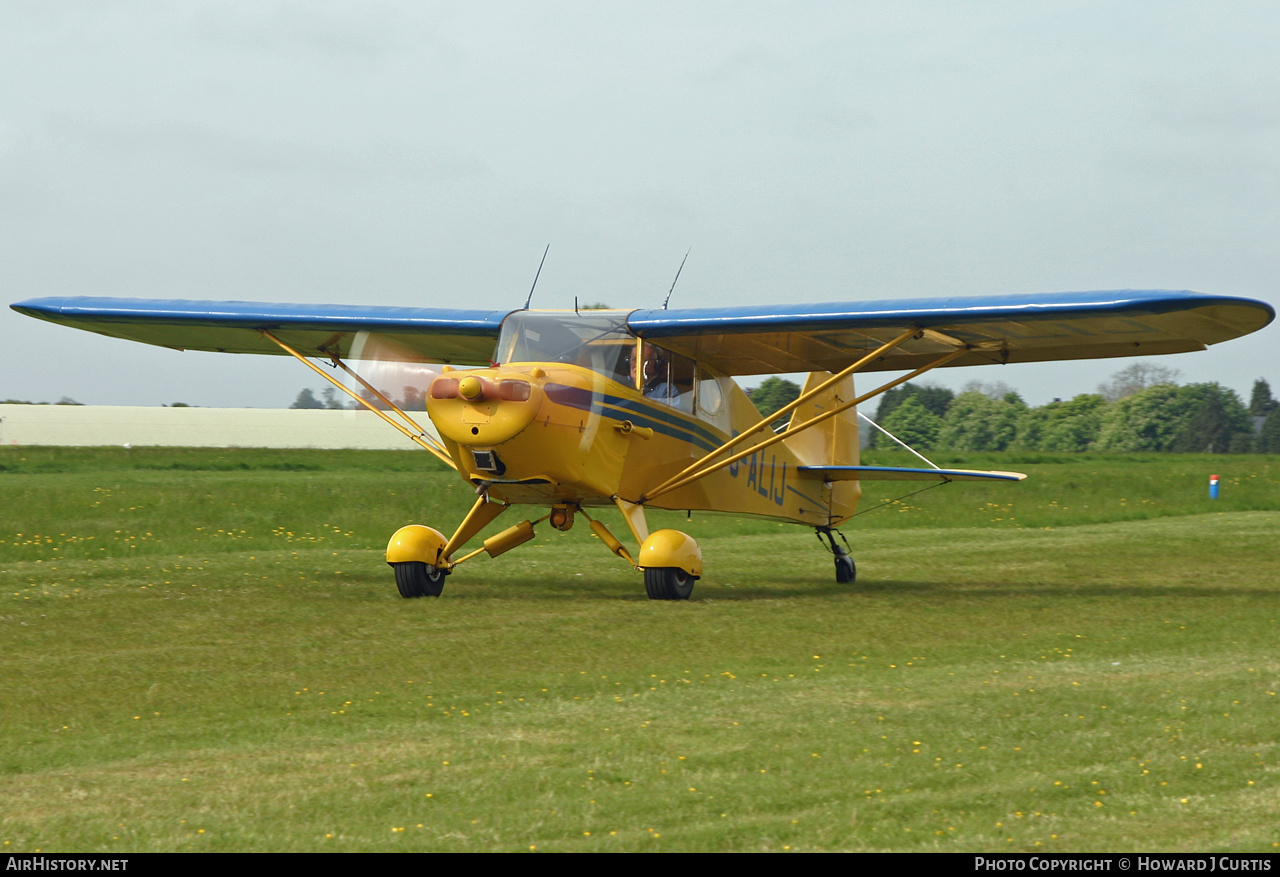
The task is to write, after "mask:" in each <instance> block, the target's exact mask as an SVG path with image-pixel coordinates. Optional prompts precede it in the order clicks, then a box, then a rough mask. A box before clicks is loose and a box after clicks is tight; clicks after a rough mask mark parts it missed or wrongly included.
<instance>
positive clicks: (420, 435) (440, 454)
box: [260, 329, 458, 471]
mask: <svg viewBox="0 0 1280 877" xmlns="http://www.w3.org/2000/svg"><path fill="white" fill-rule="evenodd" d="M260 331H261V332H262V337H264V338H267V339H269V340H270V341H273V342H275V343H276V344H277V345H279V347H280V348H281V349H282V350H284V352H285V353H288V354H289V355H290V356H292V357H293V358H294V359H296V360H298V362H300V363H302V364H303V365H305V366H306V367H307V368H309V369H311V370H312V371H314V372H315V373H316V374H318V375H319V376H320V377H322V378H324V379H325V380H326V381H328V382H329V383H331V384H333V385H334V386H335V387H337V388H338V389H339V390H341V391H342V392H344V393H346V394H347V395H348V396H350V397H351V398H352V399H355V400H356V401H357V402H359V403H360V404H361V405H363V406H364V407H365V408H368V409H369V410H370V411H372V412H373V413H374V414H376V415H378V416H379V417H381V418H382V419H383V420H385V421H386V422H387V423H389V424H391V425H392V426H394V427H395V428H396V429H398V430H400V432H402V433H404V435H405V436H406V437H407V438H408V439H409V440H410V441H412V442H414V443H415V444H417V445H418V446H419V447H421V448H423V449H424V450H427V451H430V452H431V453H432V454H434V455H435V456H436V457H437V458H439V460H440V461H441V462H442V463H444V464H446V465H447V466H449V468H451V469H453V470H455V471H456V470H457V468H458V465H457V464H456V463H454V462H453V460H452V459H451V458H450V457H449V455H448V454H446V453H445V452H444V450H443V449H441V448H437V447H436V446H435V443H434V442H432V441H431V440H430V437H429V436H428V435H427V433H426V430H424V429H423V428H422V427H421V426H419V425H418V424H417V423H416V422H415V421H414V419H413V418H412V417H410V416H409V415H408V414H405V413H404V412H403V411H401V410H400V409H399V408H398V407H397V406H396V404H395V403H394V402H392V401H391V400H390V399H388V398H387V397H386V396H384V395H382V393H380V392H378V391H377V390H375V389H374V388H373V386H372V385H371V384H370V383H369V382H368V381H366V380H365V379H364V378H362V377H360V376H359V375H358V374H356V373H355V372H353V371H352V370H351V369H350V368H348V367H347V366H346V364H345V363H343V362H342V360H340V359H338V357H337V356H335V355H334V354H332V353H330V354H327V355H328V357H329V358H330V359H332V360H333V363H334V365H336V366H338V367H339V368H341V369H342V370H343V371H345V372H346V373H347V374H349V375H351V376H352V377H353V378H355V379H356V380H357V381H359V382H360V383H361V385H362V386H364V387H365V388H366V389H367V390H369V391H370V392H371V393H373V394H374V395H375V396H377V397H378V398H379V399H380V400H381V401H382V402H383V403H384V404H386V405H387V406H389V407H390V408H391V410H392V411H394V412H395V413H396V414H399V415H400V416H401V417H403V418H404V419H405V421H406V422H407V423H409V424H410V425H411V426H412V427H413V428H414V429H416V430H417V431H418V432H417V433H416V434H415V433H413V432H412V431H410V430H409V429H407V428H405V427H404V426H402V425H401V424H399V423H396V422H395V421H394V420H392V419H391V418H390V417H388V416H387V414H386V412H384V411H380V410H378V408H377V406H375V405H373V404H372V403H371V402H370V401H369V400H368V399H366V398H364V397H363V396H360V395H359V394H357V393H353V392H351V390H350V388H348V387H347V385H346V384H344V383H342V381H340V380H338V379H337V378H335V377H334V376H333V375H331V374H329V373H328V372H326V371H325V370H324V369H322V368H320V366H318V365H316V364H315V363H314V362H312V361H311V360H309V359H307V358H306V357H305V356H303V355H302V354H301V353H299V352H298V351H296V350H294V349H293V348H292V347H290V346H289V345H288V344H285V343H284V342H283V341H281V340H280V339H279V338H277V337H276V336H274V335H272V334H271V333H270V332H268V331H267V330H266V329H262V330H260Z"/></svg>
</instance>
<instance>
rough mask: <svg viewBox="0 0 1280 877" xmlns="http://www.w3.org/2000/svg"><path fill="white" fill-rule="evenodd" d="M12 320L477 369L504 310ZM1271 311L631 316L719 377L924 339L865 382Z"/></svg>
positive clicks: (214, 305)
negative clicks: (370, 344) (395, 355)
mask: <svg viewBox="0 0 1280 877" xmlns="http://www.w3.org/2000/svg"><path fill="white" fill-rule="evenodd" d="M12 307H13V309H14V310H16V311H19V312H20V313H24V314H28V315H29V316H33V317H37V318H39V319H43V320H49V321H51V322H55V323H61V324H63V325H68V326H73V327H76V328H80V329H85V330H88V331H91V332H97V333H99V334H102V335H109V336H112V337H116V338H127V339H130V340H133V341H141V342H144V343H147V344H157V345H160V346H162V347H171V348H176V349H182V350H212V351H223V352H227V353H270V354H276V353H281V352H282V351H280V349H279V348H278V347H276V346H275V345H274V344H272V343H271V342H270V341H269V340H267V339H265V338H262V337H261V335H260V334H259V331H258V330H261V329H269V330H271V331H272V332H273V333H274V334H276V335H277V337H279V338H280V339H281V340H283V341H285V342H286V343H288V344H290V345H292V346H293V347H295V348H297V349H298V350H300V351H301V352H303V353H307V354H312V355H314V354H316V353H319V352H322V351H332V352H334V353H337V354H338V355H340V356H348V355H350V351H351V345H352V344H353V342H354V341H355V338H356V336H357V335H358V334H359V333H360V332H371V333H376V334H378V335H379V336H380V337H383V338H385V339H387V340H389V341H390V342H392V344H393V345H395V346H396V347H398V348H399V349H401V350H402V351H404V352H405V355H406V356H408V357H411V358H415V359H420V360H422V361H426V362H447V363H456V364H459V365H486V364H488V362H489V357H490V356H492V354H493V349H494V344H495V342H496V340H497V338H498V333H499V330H500V328H501V325H502V321H503V319H504V318H505V317H506V316H507V314H508V313H509V312H508V311H479V310H452V309H443V308H400V307H373V306H368V305H299V304H257V303H251V302H213V301H148V300H142V299H121V298H39V299H31V300H29V301H25V302H20V303H18V304H15V305H13V306H12ZM1274 317H1275V311H1274V310H1273V309H1272V308H1271V306H1270V305H1268V304H1266V303H1264V302H1260V301H1254V300H1251V299H1244V298H1231V297H1225V296H1210V295H1203V294H1200V293H1195V292H1165V291H1142V290H1123V291H1112V292H1070V293H1056V294H1050V295H1016V296H994V297H987V298H973V299H963V298H937V299H912V300H903V301H880V302H828V303H821V304H810V305H781V306H773V307H733V308H688V309H681V310H639V311H633V312H632V313H631V315H630V316H629V318H628V325H629V326H630V327H631V329H632V331H634V332H635V333H636V334H637V335H639V336H641V337H642V338H649V339H653V340H654V341H657V342H658V343H660V344H662V345H663V346H665V347H669V348H671V349H673V350H676V351H678V352H680V353H684V354H687V355H689V356H693V357H695V358H698V359H700V360H701V361H703V362H705V363H707V364H708V365H711V366H713V367H715V368H717V369H719V370H721V371H723V372H725V373H727V374H731V375H753V374H776V373H780V372H802V371H837V370H839V369H841V368H844V367H845V366H846V365H848V364H849V363H850V362H852V361H853V360H854V359H857V358H858V357H860V356H862V355H863V354H865V353H867V352H869V351H871V350H874V349H876V348H877V347H878V346H880V345H881V344H883V343H884V342H886V341H888V340H890V339H892V338H894V337H896V336H898V335H901V334H902V333H903V332H904V331H907V330H910V329H915V330H918V331H919V335H918V336H917V337H916V338H915V339H913V340H911V341H908V342H907V343H905V344H903V345H902V346H901V347H899V348H897V349H895V350H893V351H890V352H889V353H887V354H885V355H884V356H883V357H881V358H880V359H878V360H876V361H875V362H874V363H872V364H871V365H870V366H869V367H868V368H867V369H866V371H885V370H905V369H912V368H917V367H919V366H922V365H925V364H927V363H929V362H932V361H933V360H935V359H937V358H938V357H939V356H941V355H942V354H945V353H948V352H950V351H952V350H954V349H955V348H956V347H957V346H961V347H967V348H968V352H967V353H965V354H964V355H963V356H960V357H958V358H957V359H955V360H952V361H951V362H950V363H949V364H950V365H951V366H961V365H984V364H989V363H1006V362H1041V361H1046V360H1062V359H1066V360H1069V359H1094V358H1103V357H1113V356H1147V355H1154V354H1160V353H1182V352H1185V351H1190V350H1203V349H1204V348H1205V347H1206V346H1207V345H1210V344H1217V343H1219V342H1221V341H1226V340H1228V339H1231V338H1236V337H1239V336H1240V335H1245V334H1248V333H1250V332H1254V331H1257V330H1258V329H1261V328H1262V327H1263V326H1266V325H1267V324H1268V323H1270V322H1271V321H1272V319H1274Z"/></svg>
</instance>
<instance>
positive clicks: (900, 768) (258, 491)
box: [0, 448, 1280, 852]
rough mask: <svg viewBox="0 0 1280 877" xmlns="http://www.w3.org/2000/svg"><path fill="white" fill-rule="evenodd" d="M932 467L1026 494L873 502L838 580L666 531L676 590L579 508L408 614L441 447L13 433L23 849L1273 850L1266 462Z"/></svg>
mask: <svg viewBox="0 0 1280 877" xmlns="http://www.w3.org/2000/svg"><path fill="white" fill-rule="evenodd" d="M881 459H882V460H886V459H889V458H885V457H882V458H881ZM938 462H939V463H940V464H943V465H963V466H970V467H973V468H985V467H991V468H1006V469H1019V470H1021V471H1027V472H1028V473H1029V474H1031V476H1032V478H1031V479H1029V480H1028V481H1026V482H1024V483H1022V484H1018V485H1007V484H997V485H989V486H988V485H971V484H963V485H961V484H956V485H950V486H947V487H943V488H940V489H938V490H934V491H930V492H929V493H926V494H923V495H920V496H917V497H914V498H912V499H909V500H906V501H905V507H906V510H905V511H903V510H901V509H902V508H903V507H904V505H903V504H899V505H895V506H891V507H889V508H888V509H887V510H882V511H877V512H873V513H870V514H866V515H864V516H862V517H859V518H858V519H857V520H856V521H855V522H854V523H853V524H851V525H850V526H849V527H847V528H846V532H847V533H848V535H849V538H850V542H851V543H852V545H853V547H854V552H855V555H856V557H857V560H858V565H859V581H858V583H857V584H856V585H855V586H852V587H848V586H837V585H836V584H835V583H834V580H833V575H832V570H831V563H830V559H829V558H828V557H827V556H826V555H825V554H823V553H821V550H820V548H819V546H818V545H817V540H816V539H814V537H813V535H812V533H811V532H808V531H805V530H801V529H798V528H793V527H787V526H782V525H779V524H776V523H774V522H769V521H751V520H748V521H740V520H737V519H732V518H724V517H718V516H710V515H698V514H695V515H694V519H693V521H692V522H691V523H683V518H684V516H683V515H680V516H675V515H672V516H667V518H668V519H667V520H664V521H663V522H662V523H666V524H668V525H671V526H679V527H682V528H684V529H687V530H688V531H689V532H691V533H692V534H693V535H694V536H695V537H697V538H698V539H699V542H700V543H701V545H702V547H703V551H704V556H705V560H706V578H705V579H704V580H703V581H701V582H699V583H698V586H697V588H696V589H695V593H694V599H693V600H692V601H690V602H688V603H674V604H668V603H654V602H650V601H648V600H647V599H645V598H644V594H643V587H642V585H641V583H640V581H639V577H638V576H636V575H635V574H634V573H633V572H631V571H630V570H628V569H627V568H626V567H625V566H624V565H623V564H622V563H620V562H619V561H618V560H616V559H615V558H611V557H610V556H609V555H608V553H607V551H606V550H605V549H604V548H603V547H602V546H601V545H600V544H599V542H598V541H597V540H595V539H594V538H592V537H591V536H590V534H589V532H588V531H587V529H586V528H585V527H584V526H581V524H579V526H577V527H575V528H574V530H572V531H571V532H570V533H567V534H560V533H556V532H554V531H551V530H549V529H547V528H545V527H539V530H538V538H537V539H536V540H535V541H534V542H532V543H529V544H528V545H526V546H522V547H521V548H519V549H517V550H516V551H513V552H512V553H510V554H507V555H504V556H503V557H501V558H498V559H496V560H491V559H488V558H483V557H482V558H478V559H476V560H475V561H472V562H469V563H468V564H466V565H464V566H463V567H461V568H460V569H459V570H458V572H457V573H456V574H455V575H454V576H452V577H451V578H450V579H449V582H448V584H447V586H446V588H445V595H444V597H442V598H441V599H439V600H431V599H423V600H401V599H400V598H399V597H397V596H396V595H395V589H394V586H393V585H392V583H391V582H390V580H389V571H388V570H387V568H386V566H385V564H383V563H382V559H381V556H380V552H381V548H382V547H383V545H384V544H385V540H386V538H387V536H388V535H389V534H390V533H391V532H392V531H393V530H394V529H395V528H396V527H398V526H399V525H401V524H403V523H406V522H409V521H421V522H423V523H430V524H434V525H437V526H441V527H442V529H448V527H449V526H450V525H452V524H453V523H454V522H456V521H457V520H458V519H459V518H460V516H461V514H462V513H463V512H464V511H465V509H466V507H467V506H468V505H469V503H470V501H471V493H470V491H469V490H468V489H467V487H466V486H465V485H464V484H462V483H460V482H457V481H455V478H456V476H451V475H450V474H448V473H442V472H440V471H439V470H438V469H437V468H435V467H434V466H433V464H432V463H431V461H429V460H428V459H427V458H426V455H421V454H414V453H408V452H405V453H400V452H386V453H382V452H322V451H301V452H292V451H291V452H274V451H234V452H233V451H200V450H191V451H175V450H158V449H134V450H133V451H130V452H125V451H123V450H118V451H117V450H91V451H90V450H69V449H35V448H21V449H13V448H6V449H3V451H2V452H0V684H2V688H0V691H3V697H2V703H3V709H0V802H2V803H0V849H4V850H9V851H19V850H21V851H32V850H36V849H39V850H42V851H44V852H53V851H84V850H93V851H145V850H188V849H190V850H528V849H529V848H530V847H536V848H537V849H538V850H540V851H541V850H547V851H553V850H584V851H587V850H597V851H599V850H743V851H746V850H773V851H783V850H786V849H790V850H793V851H798V850H942V851H999V850H1034V851H1068V850H1070V851H1075V850H1100V851H1121V850H1135V851H1156V850H1179V851H1198V852H1206V851H1217V850H1229V851H1254V852H1273V851H1274V850H1275V849H1277V846H1276V845H1277V844H1280V831H1277V829H1276V825H1278V824H1280V795H1278V794H1277V791H1278V790H1280V769H1278V767H1277V765H1280V745H1277V734H1276V728H1277V727H1278V726H1280V721H1278V720H1280V703H1277V701H1278V699H1280V696H1278V695H1277V692H1278V691H1280V654H1278V653H1277V651H1276V646H1275V644H1276V641H1277V638H1278V637H1280V605H1278V604H1277V596H1280V552H1277V550H1276V548H1275V546H1276V544H1277V538H1276V537H1277V530H1278V528H1280V490H1277V485H1276V481H1277V480H1278V479H1280V469H1278V468H1277V466H1280V459H1277V458H1275V457H1270V458H1268V457H1225V458H1224V457H1181V456H1167V455H1160V456H1155V455H1152V456H1151V457H1143V458H1141V459H1139V460H1134V461H1131V460H1127V459H1125V458H1101V457H1081V458H1075V457H1064V458H1047V457H1044V456H1043V455H1041V456H1040V457H1038V458H1032V459H1027V458H1025V457H1024V458H1021V459H1020V460H1019V459H1017V458H1013V459H1010V458H999V457H994V456H992V457H983V458H978V457H977V456H976V455H971V456H970V457H969V458H968V459H961V458H950V459H939V460H938ZM1210 473H1216V474H1221V475H1222V476H1223V493H1222V499H1220V500H1219V501H1218V502H1217V503H1212V502H1211V501H1209V500H1208V499H1207V498H1206V494H1207V480H1208V475H1209V474H1210ZM875 489H876V491H877V492H878V493H879V495H881V496H883V497H893V496H897V495H900V494H901V493H905V492H907V491H908V490H910V489H911V486H910V485H906V486H905V487H904V486H903V485H901V484H888V485H886V484H880V485H876V486H875ZM868 492H869V494H870V490H869V491H868ZM1121 500H1123V502H1122V501H1121ZM989 504H991V505H989ZM867 505H868V506H869V505H871V503H870V502H868V503H867ZM994 505H998V506H999V508H1000V509H1001V510H1002V511H1001V512H997V511H993V510H990V509H992V508H993V506H994ZM507 517H511V518H512V520H513V521H514V520H515V518H514V516H513V515H512V513H511V512H508V515H507V516H504V518H501V519H499V521H498V522H497V523H496V524H495V528H500V527H503V526H507V525H508V524H509V523H510V521H507V520H506V518H507ZM746 536H750V537H751V538H744V537H746Z"/></svg>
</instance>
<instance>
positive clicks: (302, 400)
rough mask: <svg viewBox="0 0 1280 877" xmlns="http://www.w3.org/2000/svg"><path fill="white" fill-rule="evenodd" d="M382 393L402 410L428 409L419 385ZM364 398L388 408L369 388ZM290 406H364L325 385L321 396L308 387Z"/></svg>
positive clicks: (343, 408) (347, 408)
mask: <svg viewBox="0 0 1280 877" xmlns="http://www.w3.org/2000/svg"><path fill="white" fill-rule="evenodd" d="M380 392H381V393H382V395H384V396H386V397H387V398H388V399H390V400H391V401H392V402H394V403H395V404H396V407H397V408H399V409H400V410H401V411H426V410H427V399H426V396H424V395H423V394H422V392H421V391H419V390H418V388H417V387H402V388H401V389H400V392H399V393H392V392H388V391H387V390H380ZM360 395H361V397H362V398H364V399H367V400H368V401H369V403H370V404H372V405H373V407H375V408H382V409H384V410H385V409H386V407H387V405H386V403H385V402H383V401H382V400H381V399H379V398H378V397H377V396H375V395H374V394H373V393H371V392H369V391H368V390H361V391H360ZM289 407H290V408H311V409H329V410H331V411H354V410H356V409H360V408H363V407H364V406H363V405H361V404H360V403H359V402H356V401H355V400H354V399H353V400H351V401H350V402H343V400H342V399H339V398H338V392H337V391H336V390H335V389H334V388H333V387H325V388H324V389H323V390H322V391H321V392H320V398H318V399H317V398H316V394H315V392H314V391H313V390H310V389H306V390H303V391H302V392H301V393H299V394H298V398H296V399H294V400H293V404H292V405H290V406H289Z"/></svg>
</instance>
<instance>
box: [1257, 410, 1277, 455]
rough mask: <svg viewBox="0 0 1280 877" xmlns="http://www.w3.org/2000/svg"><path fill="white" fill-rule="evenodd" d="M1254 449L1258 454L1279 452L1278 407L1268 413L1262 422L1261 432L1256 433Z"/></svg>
mask: <svg viewBox="0 0 1280 877" xmlns="http://www.w3.org/2000/svg"><path fill="white" fill-rule="evenodd" d="M1254 450H1256V451H1257V452H1258V453H1259V454H1280V408H1277V409H1276V410H1274V411H1272V412H1271V413H1270V414H1268V415H1267V419H1266V420H1264V421H1263V422H1262V432H1260V433H1258V440H1257V444H1256V445H1255V447H1254Z"/></svg>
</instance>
